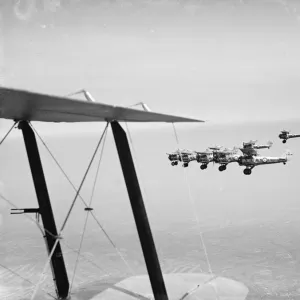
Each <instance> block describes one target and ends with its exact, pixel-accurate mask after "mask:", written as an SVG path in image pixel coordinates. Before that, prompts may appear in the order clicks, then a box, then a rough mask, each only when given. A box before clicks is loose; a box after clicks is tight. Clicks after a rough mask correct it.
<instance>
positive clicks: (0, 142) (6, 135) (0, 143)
mask: <svg viewBox="0 0 300 300" xmlns="http://www.w3.org/2000/svg"><path fill="white" fill-rule="evenodd" d="M16 124H17V122H14V124H13V125H12V126H11V127H10V129H9V130H8V132H7V133H6V134H5V136H4V137H3V138H2V140H1V141H0V145H2V143H3V142H4V141H5V140H6V138H7V137H8V135H9V134H10V133H11V131H12V130H13V129H14V127H15V126H16Z"/></svg>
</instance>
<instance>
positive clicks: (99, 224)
mask: <svg viewBox="0 0 300 300" xmlns="http://www.w3.org/2000/svg"><path fill="white" fill-rule="evenodd" d="M31 127H32V129H33V130H34V131H35V133H36V135H37V136H38V138H39V139H40V141H41V142H42V144H43V145H44V146H45V148H46V149H47V151H48V153H49V154H50V156H51V157H52V159H53V160H54V162H55V163H56V165H57V166H58V168H59V169H60V171H61V172H62V173H63V175H64V176H65V178H66V179H67V181H68V182H69V184H70V185H71V186H72V188H73V189H74V191H75V192H76V193H77V188H76V187H75V185H74V184H73V183H72V181H71V180H70V178H69V176H68V175H67V174H66V172H65V171H64V169H63V168H62V167H61V165H60V164H59V162H58V160H57V159H56V158H55V156H54V155H53V153H52V152H51V150H50V149H49V147H48V146H47V144H46V143H45V142H44V140H43V139H42V137H41V136H40V135H39V134H38V132H37V131H36V130H35V129H34V127H33V126H31ZM93 190H94V188H93ZM93 193H94V192H93ZM78 196H79V198H80V200H81V201H82V202H83V204H84V205H85V207H87V208H88V207H89V206H88V204H87V203H86V202H85V200H84V199H83V198H82V196H81V195H80V193H79V194H78ZM90 214H91V215H92V217H93V219H94V220H95V222H96V223H97V225H98V226H99V228H100V229H101V230H102V232H103V233H104V235H105V236H106V238H107V239H108V241H109V242H110V244H111V245H112V246H113V248H114V249H115V251H116V252H117V254H118V255H119V256H120V258H121V259H122V261H123V262H124V263H125V265H126V267H127V268H128V270H129V272H130V273H131V274H133V275H134V274H135V272H134V271H133V270H132V268H131V267H130V266H129V263H128V262H127V261H126V260H125V258H124V256H123V255H122V253H121V252H120V251H119V249H118V248H117V246H116V245H115V243H114V242H113V241H112V239H111V238H110V236H109V235H108V233H107V232H106V230H105V229H104V228H103V226H102V225H101V223H100V222H99V220H98V219H97V217H96V216H95V214H94V212H93V211H90ZM54 238H55V237H54Z"/></svg>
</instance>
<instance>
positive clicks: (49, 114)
mask: <svg viewBox="0 0 300 300" xmlns="http://www.w3.org/2000/svg"><path fill="white" fill-rule="evenodd" d="M0 118H4V119H12V120H26V121H42V122H101V121H113V120H115V121H126V122H174V123H175V122H204V121H201V120H196V119H190V118H184V117H177V116H172V115H166V114H160V113H154V112H148V111H142V110H137V109H132V108H126V107H118V106H113V105H108V104H102V103H95V102H87V101H82V100H74V99H70V98H65V97H58V96H51V95H45V94H39V93H33V92H29V91H24V90H17V89H10V88H3V87H1V88H0Z"/></svg>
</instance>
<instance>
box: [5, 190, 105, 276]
mask: <svg viewBox="0 0 300 300" xmlns="http://www.w3.org/2000/svg"><path fill="white" fill-rule="evenodd" d="M0 198H2V199H3V200H4V201H6V202H7V203H8V204H10V205H11V206H12V207H14V208H18V207H17V206H16V205H15V204H14V203H13V202H12V201H11V200H9V199H7V198H6V197H4V196H3V195H2V194H1V193H0ZM25 217H26V218H28V219H29V220H30V221H32V222H33V223H35V224H36V225H37V227H38V228H39V230H40V231H41V233H42V234H43V235H44V234H45V232H47V233H48V234H49V235H51V236H52V237H53V238H55V235H54V234H52V233H51V232H50V231H48V230H47V229H46V228H45V229H44V230H43V228H42V227H41V225H40V224H39V222H37V221H36V220H34V219H33V218H32V217H30V216H29V215H27V214H25ZM62 242H63V244H64V245H65V246H66V247H67V248H69V249H70V250H72V252H76V253H78V250H76V249H73V248H72V247H71V246H69V245H68V244H67V243H66V242H65V241H64V240H62ZM80 256H81V257H82V258H83V259H84V260H86V261H87V262H89V263H91V264H92V265H94V266H95V267H96V268H98V269H99V270H101V271H103V272H106V273H107V271H106V270H104V269H103V268H101V267H100V266H98V265H97V264H96V263H95V262H93V261H92V260H90V259H88V258H87V257H85V256H84V255H83V254H80Z"/></svg>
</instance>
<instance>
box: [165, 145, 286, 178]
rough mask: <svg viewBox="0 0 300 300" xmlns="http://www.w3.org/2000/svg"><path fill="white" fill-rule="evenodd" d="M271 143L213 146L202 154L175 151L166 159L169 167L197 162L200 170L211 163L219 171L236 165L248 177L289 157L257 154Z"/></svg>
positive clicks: (185, 165)
mask: <svg viewBox="0 0 300 300" xmlns="http://www.w3.org/2000/svg"><path fill="white" fill-rule="evenodd" d="M272 145H273V143H272V142H270V141H269V142H268V143H266V144H262V145H259V144H257V141H252V140H251V141H249V142H244V143H243V145H242V147H233V148H224V147H222V146H213V147H209V148H207V149H206V150H205V151H203V152H199V151H191V150H183V151H182V152H181V150H180V149H178V150H176V151H175V152H172V153H167V155H168V159H169V160H170V161H171V165H172V166H175V165H178V162H179V161H181V162H183V165H182V166H183V167H185V168H186V167H188V166H189V163H190V162H191V161H197V162H198V163H200V164H201V165H200V169H201V170H205V169H207V165H208V164H209V163H211V162H213V163H217V164H219V165H220V166H219V171H220V172H222V171H225V170H226V168H227V165H228V164H230V163H234V162H235V163H238V164H239V165H240V166H244V167H246V168H245V169H244V174H245V175H250V174H251V173H252V169H253V168H254V167H256V166H259V165H267V164H277V163H283V164H286V163H287V161H288V157H289V156H290V155H291V152H290V151H286V152H285V153H284V154H283V155H282V156H280V157H267V156H262V155H260V154H259V153H258V151H257V150H259V149H270V148H271V147H272ZM240 152H241V153H240Z"/></svg>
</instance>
